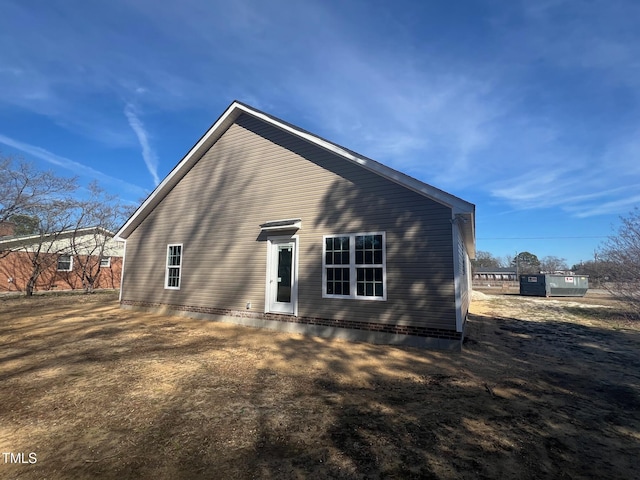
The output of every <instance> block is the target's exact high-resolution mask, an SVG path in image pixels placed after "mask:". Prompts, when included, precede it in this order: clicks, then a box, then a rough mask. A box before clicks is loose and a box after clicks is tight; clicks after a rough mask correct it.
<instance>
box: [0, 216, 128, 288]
mask: <svg viewBox="0 0 640 480" xmlns="http://www.w3.org/2000/svg"><path fill="white" fill-rule="evenodd" d="M5 227H6V224H5ZM3 233H11V231H6V230H5V231H3ZM123 251H124V247H123V245H122V243H120V242H116V241H115V240H114V239H113V232H109V231H107V230H105V229H102V228H97V227H92V228H82V229H77V230H67V231H63V232H56V233H51V234H46V235H21V236H14V235H4V236H0V292H3V291H5V292H7V291H9V292H16V291H19V292H22V291H26V290H27V289H28V288H29V279H30V278H32V274H33V271H34V267H37V268H38V269H39V270H40V274H39V275H38V276H37V278H36V279H35V283H32V287H33V290H34V291H38V290H53V289H55V290H73V289H95V288H118V287H119V285H120V278H121V275H122V255H123Z"/></svg>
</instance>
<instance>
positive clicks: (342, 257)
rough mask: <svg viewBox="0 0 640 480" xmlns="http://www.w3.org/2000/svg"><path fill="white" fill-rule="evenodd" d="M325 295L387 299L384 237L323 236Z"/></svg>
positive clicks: (358, 235)
mask: <svg viewBox="0 0 640 480" xmlns="http://www.w3.org/2000/svg"><path fill="white" fill-rule="evenodd" d="M323 250H324V252H323V253H324V258H323V292H322V294H323V296H324V297H339V298H362V299H372V300H385V299H386V265H385V260H386V259H385V255H386V247H385V234H384V233H366V234H350V235H328V236H325V237H324V245H323Z"/></svg>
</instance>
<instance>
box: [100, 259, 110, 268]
mask: <svg viewBox="0 0 640 480" xmlns="http://www.w3.org/2000/svg"><path fill="white" fill-rule="evenodd" d="M110 266H111V257H102V258H101V259H100V267H104V268H108V267H110Z"/></svg>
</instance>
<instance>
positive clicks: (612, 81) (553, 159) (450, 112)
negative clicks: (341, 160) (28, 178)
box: [0, 0, 640, 265]
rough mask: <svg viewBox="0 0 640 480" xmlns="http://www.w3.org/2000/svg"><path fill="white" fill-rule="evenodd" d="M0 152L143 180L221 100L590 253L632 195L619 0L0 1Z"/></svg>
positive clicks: (125, 192) (635, 200)
mask: <svg viewBox="0 0 640 480" xmlns="http://www.w3.org/2000/svg"><path fill="white" fill-rule="evenodd" d="M0 11H1V12H2V14H1V15H0V152H2V153H4V154H19V155H22V156H23V157H25V158H26V159H28V160H31V161H33V162H34V163H36V164H37V165H38V166H39V167H42V168H51V169H54V170H55V171H57V172H58V173H59V174H61V175H79V176H80V180H81V182H82V183H88V182H89V181H91V180H93V179H97V180H98V181H99V182H100V184H101V185H102V186H103V187H104V188H106V189H107V190H108V191H110V192H111V193H115V194H118V195H119V196H120V197H121V198H122V199H123V200H125V201H129V202H137V201H138V200H140V199H141V198H142V197H143V196H146V194H147V193H148V192H150V191H151V190H152V189H153V188H154V187H155V186H156V184H157V183H158V182H159V181H161V180H162V178H163V177H164V176H165V175H166V174H167V173H169V171H170V170H171V169H172V168H173V167H174V166H175V165H176V163H178V161H179V160H180V159H181V158H182V156H183V155H184V154H185V153H186V152H187V151H188V149H189V148H190V147H191V146H192V145H193V144H194V143H195V142H196V141H197V140H198V139H199V138H200V136H201V135H202V134H203V133H204V132H205V131H206V130H207V128H208V127H209V126H210V125H211V124H212V123H213V122H214V121H215V120H216V118H217V117H218V116H219V115H220V114H221V113H222V112H223V110H224V109H225V108H226V107H227V106H228V105H229V104H230V103H231V101H232V100H234V99H238V100H240V101H243V102H245V103H248V104H250V105H252V106H254V107H256V108H258V109H261V110H264V111H266V112H268V113H271V114H273V115H275V116H277V117H280V118H282V119H283V120H286V121H288V122H290V123H293V124H295V125H298V126H300V127H302V128H304V129H306V130H309V131H311V132H313V133H316V134H318V135H320V136H322V137H325V138H327V139H329V140H332V141H334V142H336V143H339V144H341V145H343V146H345V147H348V148H350V149H352V150H355V151H357V152H359V153H361V154H363V155H366V156H368V157H371V158H374V159H376V160H378V161H380V162H383V163H385V164H387V165H389V166H391V167H393V168H396V169H398V170H401V171H403V172H404V173H407V174H409V175H412V176H414V177H416V178H418V179H420V180H422V181H425V182H427V183H430V184H432V185H434V186H436V187H438V188H441V189H444V190H447V191H449V192H451V193H453V194H455V195H457V196H459V197H462V198H464V199H465V200H467V201H470V202H472V203H474V204H476V209H477V248H478V249H479V250H486V251H489V252H491V253H493V254H494V255H496V256H500V257H502V256H505V255H512V256H513V255H514V254H515V252H517V251H525V250H526V251H530V252H532V253H534V254H536V255H537V256H538V257H544V256H547V255H555V256H559V257H564V258H566V259H567V261H568V262H569V264H570V265H571V264H573V263H578V262H579V261H580V260H588V259H591V258H593V252H594V249H596V248H597V247H598V245H600V243H601V242H602V241H603V240H604V239H605V238H604V237H606V236H607V235H610V234H611V233H612V227H615V226H616V225H617V224H618V219H619V216H620V215H626V214H627V213H628V212H629V211H630V210H631V209H632V208H633V207H634V206H636V205H640V158H639V157H640V28H638V24H640V2H637V1H635V0H605V1H599V0H584V1H578V0H572V1H570V0H567V1H564V0H539V1H535V2H533V1H528V0H522V1H519V0H512V1H508V2H507V1H504V0H477V1H457V2H451V1H435V0H434V1H424V2H423V1H405V0H396V1H394V2H389V1H378V0H371V1H359V0H350V1H336V0H318V1H302V0H301V1H295V2H291V1H267V0H234V1H232V2H218V1H213V0H180V1H162V2H158V1H157V0H153V1H151V0H110V1H86V0H64V1H50V0H30V1H24V0H0Z"/></svg>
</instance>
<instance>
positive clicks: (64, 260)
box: [57, 255, 73, 272]
mask: <svg viewBox="0 0 640 480" xmlns="http://www.w3.org/2000/svg"><path fill="white" fill-rule="evenodd" d="M57 270H58V271H59V272H70V271H71V270H73V257H72V256H71V255H59V256H58V267H57Z"/></svg>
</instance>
